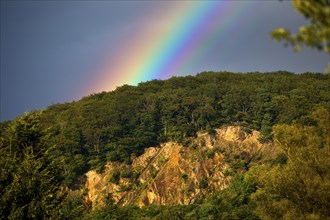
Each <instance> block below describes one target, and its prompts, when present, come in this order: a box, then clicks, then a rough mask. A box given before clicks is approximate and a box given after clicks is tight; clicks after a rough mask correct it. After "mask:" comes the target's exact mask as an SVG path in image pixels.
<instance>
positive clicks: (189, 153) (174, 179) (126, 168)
mask: <svg viewBox="0 0 330 220" xmlns="http://www.w3.org/2000/svg"><path fill="white" fill-rule="evenodd" d="M258 137H259V133H258V132H257V131H252V133H250V134H247V133H246V132H244V131H243V130H242V128H241V127H239V126H229V127H226V128H222V129H216V130H214V132H212V133H211V134H209V133H201V132H200V133H198V134H197V138H194V139H192V140H191V142H190V143H189V144H187V145H188V146H183V145H181V144H177V143H173V142H168V143H164V144H162V145H161V146H159V147H152V148H148V149H146V150H145V153H144V154H143V155H141V156H140V157H137V158H135V159H134V160H133V162H132V165H127V164H120V163H109V164H108V165H107V167H106V169H105V172H104V173H102V174H97V173H96V172H95V171H89V172H88V173H87V174H86V176H87V181H86V187H87V188H88V194H87V196H86V199H87V200H88V201H89V202H91V203H92V206H93V207H97V206H102V205H103V204H104V203H105V202H106V200H107V199H111V200H112V201H113V202H114V203H116V204H119V205H128V204H137V205H139V206H140V207H142V206H146V205H150V204H158V205H168V204H190V203H192V202H194V201H195V200H196V199H197V198H199V197H200V196H201V197H202V196H205V195H206V194H209V193H212V192H214V191H218V190H222V189H224V188H225V187H226V186H227V185H228V183H229V181H230V179H231V173H230V172H231V171H232V169H236V171H237V169H238V171H239V169H241V167H240V164H243V165H244V162H246V161H251V160H253V159H254V158H255V157H256V155H258V154H260V152H261V151H262V150H263V149H264V148H266V147H268V148H269V147H270V146H269V145H262V144H261V143H260V142H259V141H258ZM237 161H238V162H240V163H237Z"/></svg>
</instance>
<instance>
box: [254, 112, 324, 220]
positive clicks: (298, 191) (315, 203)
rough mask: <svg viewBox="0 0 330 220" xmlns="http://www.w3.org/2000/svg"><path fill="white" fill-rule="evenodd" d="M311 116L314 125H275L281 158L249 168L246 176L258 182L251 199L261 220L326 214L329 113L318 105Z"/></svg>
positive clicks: (321, 216)
mask: <svg viewBox="0 0 330 220" xmlns="http://www.w3.org/2000/svg"><path fill="white" fill-rule="evenodd" d="M321 112H322V113H323V114H322V116H321V114H320V113H321ZM312 115H313V116H314V117H318V118H317V121H318V124H317V126H300V125H276V126H275V127H274V139H275V142H276V143H277V145H278V146H279V147H280V148H281V149H282V150H283V152H284V154H285V158H284V157H283V156H281V158H278V157H277V159H276V160H279V162H280V163H274V164H273V165H261V166H257V167H255V168H253V169H252V170H250V171H249V176H250V177H249V179H250V180H251V181H254V182H255V183H256V184H257V185H258V190H257V191H256V193H254V194H253V195H252V199H253V201H254V202H255V203H256V204H257V211H258V213H259V214H260V216H261V217H262V218H264V219H328V218H329V216H330V212H329V209H328V207H330V199H329V197H328V196H327V195H328V192H329V190H330V187H329V180H330V172H329V165H330V146H329V140H328V139H329V136H328V135H329V112H328V111H327V110H326V109H324V108H318V109H316V110H315V111H314V112H313V113H312ZM315 119H316V118H315Z"/></svg>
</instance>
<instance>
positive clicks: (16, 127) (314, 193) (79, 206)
mask: <svg viewBox="0 0 330 220" xmlns="http://www.w3.org/2000/svg"><path fill="white" fill-rule="evenodd" d="M329 113H330V78H329V74H318V73H304V74H293V73H289V72H285V71H278V72H269V73H258V72H254V73H245V74H243V73H230V72H219V73H218V72H203V73H200V74H197V75H196V76H186V77H172V78H170V79H168V80H152V81H149V82H143V83H140V84H139V85H138V86H130V85H123V86H121V87H118V88H117V89H116V90H115V91H112V92H102V93H98V94H92V95H90V96H88V97H84V98H82V99H81V100H80V101H76V102H71V103H65V104H55V105H52V106H49V107H47V108H45V109H42V110H36V111H33V112H29V113H26V114H24V115H22V116H20V117H18V118H16V119H15V120H13V121H8V122H3V123H1V124H0V125H1V126H0V135H1V139H0V157H1V160H0V170H1V175H0V186H1V187H0V194H1V198H0V219H22V218H26V219H48V218H49V219H75V218H85V219H329V216H330V209H329V207H330V197H329V192H330V187H329V182H330V171H329V167H330V159H329V158H330V149H329V148H330V146H329V145H330V143H329V134H330V127H329V124H330V123H329V122H330V119H329ZM224 125H239V126H242V127H243V128H244V129H245V130H246V131H247V132H249V131H251V130H258V131H260V134H261V137H260V141H261V142H264V143H266V142H271V143H274V144H275V145H276V146H277V147H278V148H280V149H281V153H280V154H278V155H277V156H276V157H274V158H273V159H268V160H263V161H262V163H259V164H254V165H253V166H252V165H251V166H246V167H245V171H244V172H243V173H242V172H239V173H236V174H232V176H233V178H232V181H231V183H230V184H229V185H228V187H227V188H226V189H224V190H221V191H218V192H216V193H213V194H210V195H208V196H206V197H204V198H201V199H200V200H198V201H196V202H195V203H193V204H189V205H169V206H155V205H151V206H147V207H145V208H139V207H137V206H122V207H121V206H117V205H115V204H113V203H112V202H111V201H109V202H108V204H107V205H106V207H103V208H100V209H97V210H91V209H90V208H89V206H88V204H86V203H85V202H84V199H83V195H78V196H77V195H76V196H75V195H72V194H70V193H69V191H70V190H71V189H76V188H79V187H81V185H82V184H83V183H82V182H83V181H84V180H83V178H82V177H83V176H84V174H85V173H86V172H87V171H89V170H96V171H97V172H99V173H101V172H103V170H104V168H105V165H106V164H107V163H108V162H110V161H112V162H121V163H125V164H130V163H132V158H135V157H137V156H139V155H141V154H142V153H143V152H144V149H146V148H148V147H153V146H159V145H160V144H161V143H165V142H168V141H173V142H177V143H181V144H183V145H185V146H187V147H189V144H187V143H188V142H189V138H191V137H194V136H195V135H196V133H197V132H199V131H204V132H209V133H211V132H212V131H213V130H214V129H216V128H220V127H221V126H224ZM132 178H133V177H132Z"/></svg>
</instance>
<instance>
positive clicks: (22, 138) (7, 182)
mask: <svg viewBox="0 0 330 220" xmlns="http://www.w3.org/2000/svg"><path fill="white" fill-rule="evenodd" d="M39 119H40V117H39V114H38V113H33V114H32V113H31V114H25V115H23V116H21V117H19V118H17V119H16V120H15V121H14V122H13V123H11V124H10V125H8V127H6V128H5V130H4V132H3V133H2V135H1V139H0V157H1V160H0V171H1V172H0V173H1V175H0V185H1V187H0V194H1V197H0V218H1V219H45V218H46V219H49V218H54V217H55V216H58V217H60V216H61V215H60V204H61V200H62V198H61V195H60V193H59V181H60V178H61V177H60V175H59V173H58V171H59V167H58V164H57V163H56V160H54V158H53V155H52V152H53V148H48V149H47V148H45V147H44V145H43V143H44V141H45V140H42V132H41V130H40V127H39Z"/></svg>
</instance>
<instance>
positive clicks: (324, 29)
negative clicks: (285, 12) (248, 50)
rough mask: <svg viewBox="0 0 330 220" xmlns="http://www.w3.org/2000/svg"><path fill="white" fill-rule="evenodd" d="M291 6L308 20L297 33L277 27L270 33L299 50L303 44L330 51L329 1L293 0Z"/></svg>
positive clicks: (276, 38)
mask: <svg viewBox="0 0 330 220" xmlns="http://www.w3.org/2000/svg"><path fill="white" fill-rule="evenodd" d="M292 4H293V7H294V8H295V9H296V10H297V11H298V12H299V13H301V14H302V15H303V16H304V17H305V18H307V19H308V20H309V21H310V24H308V25H305V26H301V27H300V28H299V32H298V33H297V34H291V32H290V31H289V30H286V29H284V28H278V29H276V30H274V31H273V32H272V33H271V35H272V37H273V38H274V39H275V40H277V41H280V40H284V41H285V42H286V44H290V45H291V46H294V49H295V50H297V51H299V50H300V49H301V47H302V46H303V45H306V46H308V47H311V48H316V49H319V50H323V51H325V52H326V53H330V2H329V1H328V0H317V1H314V0H303V1H302V0H294V1H292Z"/></svg>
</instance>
